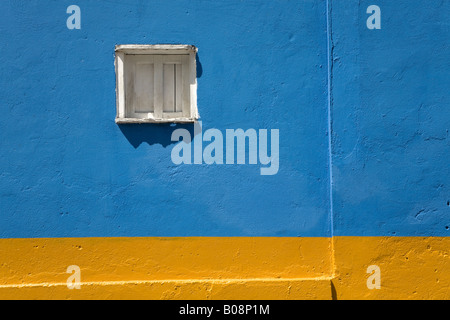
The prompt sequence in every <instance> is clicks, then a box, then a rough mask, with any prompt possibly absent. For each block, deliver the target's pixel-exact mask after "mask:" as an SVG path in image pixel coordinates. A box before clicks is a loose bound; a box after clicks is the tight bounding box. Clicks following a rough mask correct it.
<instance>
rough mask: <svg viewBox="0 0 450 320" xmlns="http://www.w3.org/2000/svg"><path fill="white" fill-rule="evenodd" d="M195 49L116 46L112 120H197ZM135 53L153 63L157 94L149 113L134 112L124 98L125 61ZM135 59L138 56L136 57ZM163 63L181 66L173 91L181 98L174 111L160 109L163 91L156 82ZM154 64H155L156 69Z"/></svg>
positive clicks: (141, 121) (144, 121) (183, 46)
mask: <svg viewBox="0 0 450 320" xmlns="http://www.w3.org/2000/svg"><path fill="white" fill-rule="evenodd" d="M197 51H198V50H197V48H196V47H194V46H191V45H118V46H116V49H115V52H116V57H115V67H116V108H117V114H116V123H117V124H126V123H192V122H195V121H197V120H198V119H199V115H198V110H197V66H196V55H197ZM138 55H146V56H148V59H147V61H149V62H151V63H152V64H153V63H156V64H154V65H153V66H154V68H155V69H154V74H155V82H154V86H155V87H156V88H157V91H158V93H154V96H155V98H154V99H155V102H154V103H155V104H154V105H153V108H154V109H153V112H148V113H147V112H145V113H144V112H140V113H139V114H138V113H137V112H135V110H131V106H130V105H131V103H129V104H130V105H128V106H127V101H128V100H127V97H126V94H127V83H126V77H127V76H128V77H129V76H130V74H133V72H132V71H129V70H128V69H127V68H128V67H129V65H130V64H129V63H127V62H128V61H131V60H130V59H134V57H135V56H138ZM142 58H143V59H142V60H143V61H145V60H146V58H144V57H142ZM137 59H140V57H137ZM165 63H166V64H168V63H170V64H172V65H175V67H174V68H175V69H177V70H178V68H177V65H180V68H181V67H182V68H183V77H182V79H180V80H179V81H182V88H181V92H180V90H178V91H177V92H176V95H177V97H178V99H181V100H180V101H182V104H181V107H180V108H181V109H180V110H178V109H177V106H178V104H177V105H176V106H175V109H176V110H174V112H167V111H165V112H163V105H162V103H161V99H163V97H162V96H161V95H162V93H161V92H163V90H161V89H160V86H164V83H162V82H160V81H159V80H158V79H163V77H162V76H161V72H162V68H164V65H165ZM144 64H145V62H144ZM156 66H158V67H157V68H156ZM186 70H188V72H186ZM134 76H136V75H134ZM157 77H158V79H157ZM175 81H177V80H175Z"/></svg>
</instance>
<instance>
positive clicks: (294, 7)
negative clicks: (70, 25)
mask: <svg viewBox="0 0 450 320" xmlns="http://www.w3.org/2000/svg"><path fill="white" fill-rule="evenodd" d="M72 4H76V5H78V6H79V7H80V8H81V16H82V20H81V30H68V29H67V27H66V20H67V18H68V17H69V15H68V14H66V9H67V7H68V6H69V5H72ZM0 12H1V14H2V19H1V21H0V28H1V34H2V39H3V41H2V42H3V45H2V46H1V48H0V53H1V56H2V57H3V62H4V63H3V64H2V67H1V68H2V72H1V75H0V97H1V111H2V114H3V116H2V117H1V119H0V132H1V139H2V148H1V153H0V170H1V182H0V197H1V204H0V236H1V237H4V238H7V237H78V236H96V237H106V236H329V235H330V208H329V207H330V205H329V202H330V201H329V197H328V195H329V180H328V176H329V174H328V136H327V103H326V102H327V38H326V21H327V20H326V5H325V2H323V1H313V0H310V1H238V0H231V1H199V0H195V1H192V0H183V1H181V0H180V1H167V0H152V1H140V0H126V1H125V0H123V1H87V0H76V1H48V0H47V1H42V0H40V1H37V0H36V1H35V0H31V1H30V0H15V1H2V2H1V3H0ZM134 43H141V44H158V43H182V44H192V45H195V46H197V47H198V48H199V54H198V58H199V74H198V77H199V78H198V84H199V87H198V105H199V112H200V115H201V120H202V122H203V127H204V128H203V129H204V130H207V129H209V128H217V129H219V130H221V131H222V132H223V133H225V130H226V129H238V128H242V129H249V128H254V129H256V130H258V129H269V130H270V129H279V130H280V170H279V172H278V174H277V175H274V176H261V175H260V166H259V165H246V166H242V165H220V166H219V165H211V166H208V165H183V166H176V165H174V164H173V163H172V161H171V150H172V148H173V146H174V144H173V143H171V141H170V139H171V134H172V132H173V131H174V130H175V129H176V128H179V127H180V126H170V125H145V126H144V125H140V126H139V125H128V126H118V125H116V124H115V123H114V118H115V113H116V110H115V107H116V105H115V72H114V46H115V45H116V44H134ZM181 127H184V128H188V129H189V130H191V131H192V127H189V126H181Z"/></svg>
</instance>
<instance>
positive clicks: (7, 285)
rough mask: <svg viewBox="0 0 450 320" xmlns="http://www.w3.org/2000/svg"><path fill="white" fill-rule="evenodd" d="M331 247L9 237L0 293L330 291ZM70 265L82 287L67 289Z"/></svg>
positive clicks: (298, 242)
mask: <svg viewBox="0 0 450 320" xmlns="http://www.w3.org/2000/svg"><path fill="white" fill-rule="evenodd" d="M330 250H331V239H328V238H81V239H6V240H0V251H1V253H2V258H3V262H2V263H1V264H0V298H3V299H5V298H11V299H15V298H20V297H21V295H22V294H23V297H26V298H44V297H45V298H49V297H50V298H53V297H55V298H61V297H62V298H66V297H73V298H84V297H86V298H93V297H95V298H99V299H103V298H110V297H111V294H113V297H114V298H133V297H136V298H149V299H167V298H178V299H184V298H192V299H206V298H219V297H224V298H225V297H227V298H233V297H234V298H235V299H240V298H252V297H255V298H256V297H259V298H264V297H268V298H272V299H277V298H278V299H288V298H308V297H311V298H318V297H322V296H324V297H326V296H329V293H330V281H329V279H328V278H327V276H329V275H330V273H331V260H330ZM70 265H77V266H79V267H80V269H81V281H82V283H83V286H82V289H81V290H68V289H67V286H66V281H67V278H68V277H69V274H67V273H66V269H67V267H68V266H70ZM322 280H323V281H322ZM299 281H300V282H302V283H303V284H304V285H303V286H298V282H299ZM293 283H294V284H295V283H297V285H293ZM18 287H21V289H20V290H19V289H17V288H18ZM212 288H214V290H212ZM297 288H302V290H301V292H298V289H297ZM133 290H135V292H134V293H133ZM324 290H325V291H324ZM211 291H212V292H211ZM51 292H53V294H54V296H53V295H52V294H51Z"/></svg>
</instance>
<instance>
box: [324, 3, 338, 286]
mask: <svg viewBox="0 0 450 320" xmlns="http://www.w3.org/2000/svg"><path fill="white" fill-rule="evenodd" d="M332 10H333V7H332V0H327V2H326V11H327V14H326V19H327V60H328V70H327V72H328V78H327V83H328V88H327V91H328V99H327V102H328V172H329V182H330V185H329V199H330V225H331V226H330V232H331V257H330V259H331V268H332V270H331V272H332V277H334V276H335V274H336V263H335V250H334V208H333V122H332V121H333V117H332V106H333V91H332V89H333V84H332V81H333V51H334V43H333V32H332V27H333V25H332Z"/></svg>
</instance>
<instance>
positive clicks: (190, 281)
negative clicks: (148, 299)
mask: <svg viewBox="0 0 450 320" xmlns="http://www.w3.org/2000/svg"><path fill="white" fill-rule="evenodd" d="M331 280H332V277H315V278H292V279H279V278H260V279H186V280H183V279H180V280H176V279H172V280H144V281H142V280H135V281H98V282H97V281H96V282H80V283H79V285H80V286H82V287H83V286H121V285H145V284H165V283H174V284H195V283H211V284H239V283H252V282H265V283H269V282H277V283H280V282H287V283H288V282H303V281H331ZM60 286H63V287H67V283H50V282H48V283H26V284H8V285H0V289H9V288H36V287H60Z"/></svg>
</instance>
